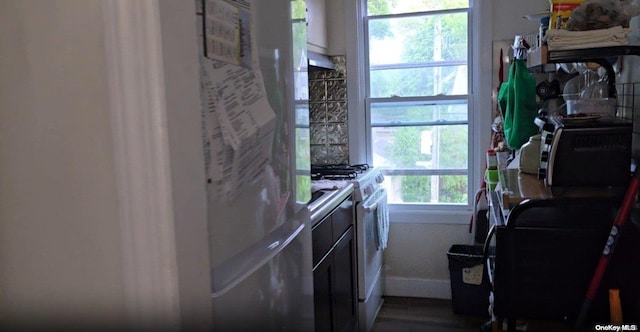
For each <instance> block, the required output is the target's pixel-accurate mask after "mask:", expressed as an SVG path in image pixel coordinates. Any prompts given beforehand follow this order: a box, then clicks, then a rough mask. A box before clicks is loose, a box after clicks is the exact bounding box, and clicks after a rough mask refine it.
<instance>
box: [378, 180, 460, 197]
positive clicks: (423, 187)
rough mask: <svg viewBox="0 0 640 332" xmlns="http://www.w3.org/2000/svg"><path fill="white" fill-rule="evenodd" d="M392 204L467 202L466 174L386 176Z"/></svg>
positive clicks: (385, 181)
mask: <svg viewBox="0 0 640 332" xmlns="http://www.w3.org/2000/svg"><path fill="white" fill-rule="evenodd" d="M384 179H385V180H384V183H385V185H386V188H387V191H388V200H389V203H391V204H402V203H430V204H467V198H468V197H467V187H468V180H467V176H466V175H441V176H397V175H392V176H385V178H384Z"/></svg>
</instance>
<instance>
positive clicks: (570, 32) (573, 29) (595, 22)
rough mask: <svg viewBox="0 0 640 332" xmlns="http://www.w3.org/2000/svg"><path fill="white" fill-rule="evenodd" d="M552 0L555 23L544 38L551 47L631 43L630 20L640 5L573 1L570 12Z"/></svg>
mask: <svg viewBox="0 0 640 332" xmlns="http://www.w3.org/2000/svg"><path fill="white" fill-rule="evenodd" d="M558 2H560V1H555V0H554V1H551V11H550V16H551V23H550V25H549V29H548V30H546V32H545V36H544V37H543V39H544V40H545V41H546V44H547V46H548V49H549V50H550V51H554V50H555V51H557V50H572V49H584V48H596V47H611V46H624V45H628V44H629V41H628V39H627V34H628V33H629V31H630V29H629V21H630V19H631V18H632V17H633V16H637V15H638V14H640V7H637V6H634V5H630V4H628V3H624V2H622V1H613V0H587V1H580V0H574V1H570V2H571V3H573V5H574V6H575V7H574V8H573V9H572V10H571V11H569V12H566V11H564V12H562V11H559V8H566V6H561V4H559V3H558Z"/></svg>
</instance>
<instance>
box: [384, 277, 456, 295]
mask: <svg viewBox="0 0 640 332" xmlns="http://www.w3.org/2000/svg"><path fill="white" fill-rule="evenodd" d="M383 294H384V295H385V296H403V297H423V298H432V299H447V300H450V299H451V281H450V280H448V279H446V280H443V279H420V278H404V277H390V276H385V280H384V293H383Z"/></svg>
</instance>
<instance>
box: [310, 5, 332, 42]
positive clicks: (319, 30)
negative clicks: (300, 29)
mask: <svg viewBox="0 0 640 332" xmlns="http://www.w3.org/2000/svg"><path fill="white" fill-rule="evenodd" d="M307 10H308V13H309V15H308V16H309V18H308V21H307V22H308V23H309V28H308V29H307V47H308V48H309V50H311V51H314V52H318V53H322V54H326V53H327V43H328V42H327V24H326V15H327V8H326V0H307Z"/></svg>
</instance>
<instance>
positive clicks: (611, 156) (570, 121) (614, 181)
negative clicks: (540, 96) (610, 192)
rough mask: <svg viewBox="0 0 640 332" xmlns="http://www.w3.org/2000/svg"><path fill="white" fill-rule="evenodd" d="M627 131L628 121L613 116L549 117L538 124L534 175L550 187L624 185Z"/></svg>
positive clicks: (627, 164) (627, 176)
mask: <svg viewBox="0 0 640 332" xmlns="http://www.w3.org/2000/svg"><path fill="white" fill-rule="evenodd" d="M631 132H632V124H631V121H628V120H625V119H621V118H616V117H606V116H602V117H597V116H596V117H593V116H590V117H584V118H583V117H576V118H564V119H562V118H556V117H550V118H548V119H547V121H546V123H545V124H544V125H543V126H542V138H541V152H540V168H539V171H538V177H539V178H540V179H544V180H545V185H547V186H553V187H571V186H625V185H626V184H627V183H628V182H629V179H630V178H631V135H632V134H631Z"/></svg>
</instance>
